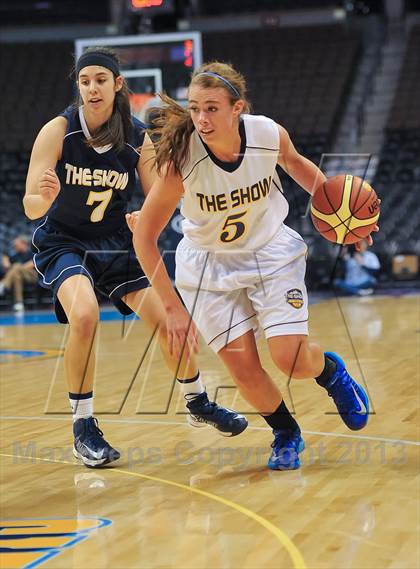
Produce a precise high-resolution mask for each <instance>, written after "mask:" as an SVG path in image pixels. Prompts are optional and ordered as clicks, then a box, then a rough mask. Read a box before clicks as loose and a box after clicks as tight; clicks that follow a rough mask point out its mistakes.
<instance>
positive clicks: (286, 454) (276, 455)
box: [267, 428, 305, 470]
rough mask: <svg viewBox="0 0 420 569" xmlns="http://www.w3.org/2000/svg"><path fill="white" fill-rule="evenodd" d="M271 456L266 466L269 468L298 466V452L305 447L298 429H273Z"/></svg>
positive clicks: (286, 468)
mask: <svg viewBox="0 0 420 569" xmlns="http://www.w3.org/2000/svg"><path fill="white" fill-rule="evenodd" d="M273 434H274V441H273V442H272V443H271V448H272V449H273V450H272V451H271V456H270V458H269V459H268V463H267V466H268V468H271V470H296V469H297V468H299V467H300V460H299V453H300V452H302V451H303V449H304V448H305V443H304V441H303V439H302V436H301V432H300V429H299V428H297V429H296V430H294V431H290V430H287V429H286V430H283V429H273Z"/></svg>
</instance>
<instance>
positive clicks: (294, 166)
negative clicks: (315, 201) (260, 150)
mask: <svg viewBox="0 0 420 569" xmlns="http://www.w3.org/2000/svg"><path fill="white" fill-rule="evenodd" d="M277 126H278V129H279V136H280V151H279V155H278V159H277V164H279V165H280V166H281V167H282V168H283V170H284V171H285V172H286V173H287V174H288V175H289V176H290V177H291V178H293V180H294V181H295V182H296V183H297V184H299V186H301V187H302V188H303V189H304V190H306V191H307V192H308V193H309V194H311V196H312V195H313V194H314V193H315V190H316V189H317V188H318V186H320V185H321V184H322V183H323V182H325V180H326V179H327V178H326V177H325V175H324V174H323V173H322V171H321V170H320V169H319V168H318V166H316V165H315V164H314V163H313V162H311V161H310V160H308V158H305V157H304V156H302V154H299V152H298V151H297V150H296V148H295V147H294V145H293V142H292V141H291V140H290V136H289V133H288V132H287V130H286V129H285V128H284V127H283V126H280V125H277Z"/></svg>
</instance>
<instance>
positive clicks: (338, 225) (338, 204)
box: [311, 174, 380, 245]
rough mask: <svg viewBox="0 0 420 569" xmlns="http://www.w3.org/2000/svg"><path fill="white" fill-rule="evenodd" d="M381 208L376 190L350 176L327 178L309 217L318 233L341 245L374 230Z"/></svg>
mask: <svg viewBox="0 0 420 569" xmlns="http://www.w3.org/2000/svg"><path fill="white" fill-rule="evenodd" d="M379 213H380V208H379V200H378V196H377V195H376V192H375V190H374V189H373V188H372V187H371V186H370V185H369V184H368V183H367V182H365V181H364V180H362V179H361V178H358V177H357V176H352V175H350V174H339V175H337V176H333V177H331V178H328V179H327V180H326V181H325V182H324V183H323V184H322V185H321V186H319V187H318V188H317V190H316V191H315V194H314V195H313V198H312V203H311V217H312V222H313V224H314V225H315V227H316V229H317V230H318V231H319V233H320V234H321V235H322V236H323V237H325V239H328V241H332V242H333V243H339V244H341V245H349V244H351V243H356V242H357V241H360V240H361V239H365V238H366V237H368V236H369V235H370V233H371V232H372V231H373V229H374V227H375V225H376V223H377V221H378V218H379Z"/></svg>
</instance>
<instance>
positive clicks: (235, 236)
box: [131, 62, 369, 470]
mask: <svg viewBox="0 0 420 569" xmlns="http://www.w3.org/2000/svg"><path fill="white" fill-rule="evenodd" d="M245 92H246V85H245V80H244V78H243V77H242V76H241V75H240V74H239V73H238V72H237V71H236V70H235V69H233V68H232V67H231V66H230V65H227V64H224V63H220V62H212V63H208V64H203V65H202V66H201V67H200V68H199V69H197V70H196V71H195V73H194V74H193V76H192V80H191V83H190V86H189V92H188V101H189V102H188V109H184V108H182V107H181V106H179V105H178V104H177V103H176V102H175V101H173V100H172V99H170V98H169V97H167V96H165V95H163V96H162V98H163V101H164V103H165V104H166V106H165V107H164V109H163V110H162V113H161V116H160V118H159V119H158V120H157V123H156V124H157V132H158V134H159V140H158V143H157V153H156V166H157V170H158V172H159V174H160V177H159V178H158V179H157V180H156V181H155V183H154V185H153V187H152V189H151V191H150V193H149V195H148V196H147V198H146V201H145V203H144V206H143V208H142V210H141V212H140V215H139V217H138V219H137V222H136V223H134V222H133V220H131V221H132V223H131V228H132V229H133V231H134V246H135V250H136V253H137V256H138V258H139V260H140V263H141V265H142V267H143V270H144V271H145V273H146V274H147V276H148V277H149V279H150V280H151V282H152V284H153V287H155V290H156V291H157V292H158V294H159V296H160V297H161V299H162V302H163V304H164V306H165V310H166V314H167V330H168V342H169V349H170V351H171V352H174V353H180V352H181V351H182V350H183V349H184V346H185V348H186V349H189V350H190V351H192V352H194V351H197V337H196V335H197V331H196V330H197V329H196V326H197V328H198V330H199V331H200V333H201V334H202V336H203V337H204V339H205V341H206V342H207V344H208V345H209V346H210V347H211V348H212V349H213V350H214V351H215V352H216V353H217V354H218V355H219V356H220V358H221V359H222V361H223V363H224V364H225V365H226V367H227V368H228V370H229V371H230V373H231V375H232V376H233V378H234V380H235V382H236V384H237V386H238V388H239V389H240V391H241V394H242V395H243V397H245V399H246V400H247V401H248V402H249V403H250V404H251V405H253V407H254V408H255V409H257V411H258V412H259V413H260V414H261V415H262V416H263V417H264V419H265V420H266V422H267V423H268V425H270V426H271V427H272V429H273V433H274V442H273V443H272V453H271V456H270V458H269V461H268V466H269V467H270V468H272V469H278V470H288V469H295V468H299V466H300V461H299V453H300V452H301V451H302V450H303V448H304V442H303V439H302V437H301V432H300V429H299V426H298V424H297V422H296V421H295V419H294V418H293V417H292V416H291V414H290V413H289V411H288V409H287V407H286V405H285V403H284V401H283V398H282V395H281V393H280V391H279V389H278V387H277V386H276V384H275V383H274V382H273V380H272V379H271V377H270V376H269V375H268V373H267V372H266V371H265V370H264V369H263V367H262V365H261V362H260V359H259V356H258V352H257V347H256V341H255V332H256V331H257V329H258V328H259V329H260V330H262V331H263V333H264V334H265V337H266V339H267V343H268V347H269V350H270V353H271V356H272V359H273V361H274V363H275V364H276V365H277V367H278V368H279V369H280V370H281V371H282V372H283V373H285V374H286V375H287V376H289V377H293V378H297V379H303V378H310V377H312V378H315V379H316V381H317V382H318V383H319V384H320V385H321V386H323V387H324V388H325V389H326V390H327V392H328V394H329V395H330V396H331V397H332V398H333V399H334V402H335V404H336V406H337V408H338V412H339V414H340V416H341V417H342V419H343V421H344V423H345V424H346V425H347V426H348V427H349V428H350V429H353V430H357V429H361V428H363V427H364V426H365V425H366V423H367V420H368V413H369V409H368V398H367V395H366V393H365V391H364V390H363V389H362V387H361V386H360V385H358V384H357V383H356V382H355V381H354V380H353V379H352V378H351V377H350V376H349V374H348V373H347V371H346V368H345V365H344V363H343V361H342V360H341V358H340V357H339V356H337V355H336V354H335V353H333V352H326V353H324V352H323V350H322V349H321V348H320V346H319V345H318V344H316V343H314V342H309V340H308V298H307V293H306V288H305V282H304V275H305V260H306V252H307V247H306V245H305V242H304V241H303V239H302V238H301V237H300V235H299V234H297V233H296V232H295V231H293V230H292V229H290V228H289V227H287V226H286V225H285V224H284V219H285V217H286V215H287V212H288V204H287V202H286V200H285V198H284V196H283V193H282V189H281V185H280V183H279V180H278V178H276V165H277V164H279V165H280V166H281V167H282V168H283V169H284V170H285V171H286V172H287V173H288V174H289V175H290V176H291V177H292V178H293V179H294V180H295V181H296V182H297V183H298V184H299V185H301V186H302V187H303V188H304V189H305V190H306V191H307V192H309V193H312V192H313V191H314V189H315V188H316V187H317V186H318V185H319V184H320V183H322V182H323V181H324V180H325V176H324V174H323V173H322V172H321V171H320V170H319V169H318V167H317V166H315V164H313V163H312V162H311V161H309V160H308V159H306V158H304V157H303V156H301V155H300V154H299V153H298V152H297V151H296V149H295V148H294V146H293V144H292V142H291V140H290V138H289V135H288V133H287V131H286V130H285V129H284V128H283V127H282V126H280V125H277V124H276V123H275V122H274V121H272V120H271V119H269V118H267V117H264V116H252V115H250V114H247V113H248V111H249V105H248V103H247V101H246V96H245ZM155 132H156V131H155ZM181 199H182V209H181V213H182V214H183V215H184V217H185V220H184V222H183V231H184V238H183V239H182V241H181V242H180V244H179V246H178V249H177V253H176V286H177V288H178V291H179V292H180V294H181V296H182V299H183V301H184V303H185V306H186V307H187V309H188V312H189V313H188V312H187V311H186V310H185V308H184V307H183V305H182V304H181V302H180V300H179V298H178V296H177V295H176V292H175V291H174V289H173V287H172V284H171V282H170V280H169V278H168V275H167V273H166V270H165V268H164V264H163V262H162V258H161V256H160V253H159V250H158V248H157V240H158V237H159V235H160V233H161V231H162V230H163V228H164V227H165V225H166V224H167V223H168V221H169V219H170V217H171V215H172V213H173V212H174V210H175V208H176V206H177V204H178V202H179V200H181ZM190 316H191V317H192V320H193V322H191V318H190Z"/></svg>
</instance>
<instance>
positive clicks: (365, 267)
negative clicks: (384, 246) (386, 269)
mask: <svg viewBox="0 0 420 569" xmlns="http://www.w3.org/2000/svg"><path fill="white" fill-rule="evenodd" d="M366 249H367V244H366V242H365V241H363V242H361V250H360V252H357V251H355V249H354V248H353V247H352V248H351V249H350V250H347V248H344V249H343V251H344V257H343V260H344V279H335V281H334V286H335V288H336V289H338V290H339V291H341V292H344V293H345V294H349V295H357V296H367V295H369V294H373V291H374V286H375V285H376V282H377V280H376V277H377V275H378V273H379V271H380V268H381V264H380V262H379V259H378V257H377V256H376V255H375V253H373V252H372V251H367V250H366Z"/></svg>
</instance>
